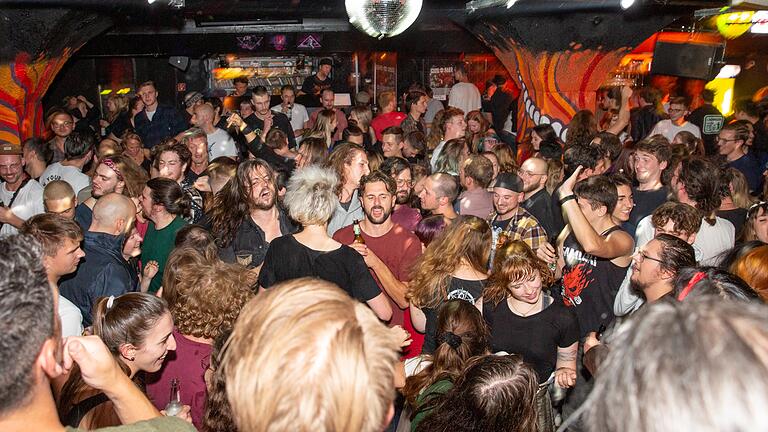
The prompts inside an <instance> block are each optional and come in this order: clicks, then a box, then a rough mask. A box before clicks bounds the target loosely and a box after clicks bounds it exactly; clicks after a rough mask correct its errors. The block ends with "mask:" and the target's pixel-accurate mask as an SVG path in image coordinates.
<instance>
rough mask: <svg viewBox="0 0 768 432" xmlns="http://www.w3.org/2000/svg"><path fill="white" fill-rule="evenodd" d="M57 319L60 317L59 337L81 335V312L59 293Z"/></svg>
mask: <svg viewBox="0 0 768 432" xmlns="http://www.w3.org/2000/svg"><path fill="white" fill-rule="evenodd" d="M59 319H61V337H63V338H65V337H68V336H82V335H83V313H82V312H80V309H78V308H77V306H75V304H74V303H72V302H71V301H69V300H67V299H66V298H65V297H64V296H62V295H61V294H59Z"/></svg>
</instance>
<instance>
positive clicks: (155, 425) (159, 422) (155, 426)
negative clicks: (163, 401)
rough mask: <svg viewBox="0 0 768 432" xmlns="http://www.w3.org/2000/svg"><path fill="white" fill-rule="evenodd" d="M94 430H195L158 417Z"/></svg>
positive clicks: (176, 420)
mask: <svg viewBox="0 0 768 432" xmlns="http://www.w3.org/2000/svg"><path fill="white" fill-rule="evenodd" d="M64 430H65V431H66V432H84V429H75V428H71V427H66V428H64ZM94 430H96V431H99V432H194V431H195V428H194V426H192V424H191V423H187V422H186V421H184V420H182V419H180V418H177V417H165V416H160V417H157V418H153V419H152V420H145V421H141V422H137V423H133V424H129V425H123V426H113V427H108V428H100V429H94Z"/></svg>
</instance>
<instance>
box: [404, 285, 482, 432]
mask: <svg viewBox="0 0 768 432" xmlns="http://www.w3.org/2000/svg"><path fill="white" fill-rule="evenodd" d="M488 337H489V335H488V329H487V327H486V325H485V322H484V321H483V317H482V316H481V315H480V313H479V312H478V310H477V308H475V307H474V306H473V305H472V304H471V303H469V302H466V301H463V300H449V301H447V302H445V303H444V304H443V306H441V307H440V312H439V314H438V318H437V340H438V345H437V349H435V352H434V353H433V354H432V355H427V356H423V357H422V359H420V362H423V363H428V364H427V366H426V367H424V369H422V370H421V371H419V372H417V373H416V374H414V375H412V376H410V377H408V378H407V379H406V381H405V387H403V390H402V392H403V396H405V400H406V402H407V403H408V406H409V407H410V409H411V410H412V413H413V414H412V416H411V430H417V429H418V425H419V422H420V421H421V420H422V419H423V418H424V417H425V416H427V415H428V414H429V412H430V411H431V410H432V408H434V406H435V401H436V400H437V399H439V397H440V396H441V395H443V394H444V393H446V392H447V391H448V390H450V388H451V387H453V383H454V382H455V381H456V379H457V378H458V377H459V375H460V374H461V371H462V369H463V368H464V364H465V363H466V362H467V360H469V359H470V358H471V357H474V356H478V355H484V354H487V353H488V349H489V345H488Z"/></svg>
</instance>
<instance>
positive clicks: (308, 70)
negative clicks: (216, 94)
mask: <svg viewBox="0 0 768 432" xmlns="http://www.w3.org/2000/svg"><path fill="white" fill-rule="evenodd" d="M317 61H319V58H317V59H315V58H313V57H306V56H284V57H277V56H275V57H240V58H235V57H233V56H224V57H220V58H218V59H208V60H207V67H208V70H209V71H210V72H211V73H210V83H209V86H210V88H211V89H213V90H220V91H226V92H227V93H230V92H232V91H233V90H234V89H235V86H234V83H233V80H234V79H235V78H237V77H241V76H244V77H247V78H248V82H249V85H248V87H250V88H253V87H256V86H264V87H266V88H267V90H268V91H269V92H270V94H272V95H279V94H280V88H281V87H282V86H284V85H286V84H290V85H292V86H294V87H295V88H300V87H301V85H302V83H303V82H304V79H306V78H307V77H308V76H310V75H311V74H312V70H313V67H312V66H313V65H314V64H315V63H316V62H317Z"/></svg>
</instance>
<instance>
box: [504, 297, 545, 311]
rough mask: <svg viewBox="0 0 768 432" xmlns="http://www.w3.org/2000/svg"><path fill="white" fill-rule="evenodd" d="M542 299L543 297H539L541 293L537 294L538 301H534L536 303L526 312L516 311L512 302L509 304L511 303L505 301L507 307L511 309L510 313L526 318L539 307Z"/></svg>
mask: <svg viewBox="0 0 768 432" xmlns="http://www.w3.org/2000/svg"><path fill="white" fill-rule="evenodd" d="M543 298H544V296H543V295H541V293H539V299H538V300H536V303H534V304H533V305H532V306H531V307H530V308H528V310H527V311H525V312H523V311H521V310H519V309H517V308H516V307H515V305H514V304H513V302H511V301H507V304H508V305H509V307H511V308H512V312H514V313H516V314H517V315H520V316H522V317H527V316H528V315H529V314H530V313H531V312H533V310H534V309H536V308H537V307H539V305H540V303H541V300H542V299H543Z"/></svg>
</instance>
